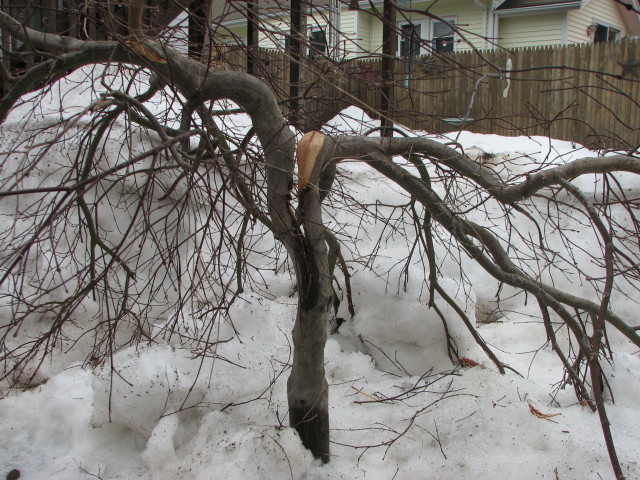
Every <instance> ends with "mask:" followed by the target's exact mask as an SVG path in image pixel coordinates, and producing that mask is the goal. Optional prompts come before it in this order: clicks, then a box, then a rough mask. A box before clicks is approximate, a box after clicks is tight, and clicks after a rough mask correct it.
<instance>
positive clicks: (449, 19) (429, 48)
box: [396, 15, 458, 60]
mask: <svg viewBox="0 0 640 480" xmlns="http://www.w3.org/2000/svg"><path fill="white" fill-rule="evenodd" d="M440 18H441V19H442V20H440V19H435V18H428V17H421V18H412V19H409V20H403V21H401V22H397V29H398V40H397V43H398V45H397V49H396V55H397V56H398V57H399V58H406V59H407V60H409V58H410V57H406V56H403V55H402V42H403V36H402V33H401V32H402V30H403V28H404V27H406V26H409V25H415V26H420V50H419V51H418V53H417V54H416V56H418V57H421V56H423V55H432V54H434V53H436V52H437V49H436V48H434V45H435V39H434V37H433V35H434V33H435V25H436V23H437V22H441V21H444V22H446V23H448V24H452V25H454V26H455V25H457V24H458V17H457V16H456V15H447V16H444V17H440ZM456 43H457V33H456V31H455V28H454V29H453V49H452V51H454V52H455V51H457V48H456Z"/></svg>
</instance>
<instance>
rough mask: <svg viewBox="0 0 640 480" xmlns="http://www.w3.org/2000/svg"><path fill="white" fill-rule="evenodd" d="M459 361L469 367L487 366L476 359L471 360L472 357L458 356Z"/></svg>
mask: <svg viewBox="0 0 640 480" xmlns="http://www.w3.org/2000/svg"><path fill="white" fill-rule="evenodd" d="M458 361H459V362H460V365H462V366H463V367H467V368H473V367H480V368H486V367H485V366H484V365H480V364H479V363H478V362H476V361H475V360H471V359H470V358H466V357H458Z"/></svg>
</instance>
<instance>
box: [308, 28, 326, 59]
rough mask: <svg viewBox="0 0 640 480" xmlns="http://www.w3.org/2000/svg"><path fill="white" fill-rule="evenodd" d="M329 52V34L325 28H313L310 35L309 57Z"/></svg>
mask: <svg viewBox="0 0 640 480" xmlns="http://www.w3.org/2000/svg"><path fill="white" fill-rule="evenodd" d="M325 53H327V36H326V35H325V33H324V30H323V29H321V28H318V29H316V30H311V34H310V35H309V57H310V58H314V57H318V56H321V55H323V54H325Z"/></svg>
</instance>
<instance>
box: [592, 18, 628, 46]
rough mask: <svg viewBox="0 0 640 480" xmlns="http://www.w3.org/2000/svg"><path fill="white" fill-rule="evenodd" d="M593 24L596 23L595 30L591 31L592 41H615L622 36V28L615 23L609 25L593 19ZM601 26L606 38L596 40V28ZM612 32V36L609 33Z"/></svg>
mask: <svg viewBox="0 0 640 480" xmlns="http://www.w3.org/2000/svg"><path fill="white" fill-rule="evenodd" d="M593 25H596V30H595V31H594V32H593V43H603V42H617V41H619V40H620V39H621V38H622V29H621V28H620V27H617V26H615V25H611V24H610V23H607V22H602V21H598V20H594V21H593ZM600 28H602V29H605V30H606V36H607V38H606V39H603V40H597V39H596V37H597V35H598V30H599V29H600ZM612 34H613V38H611V35H612Z"/></svg>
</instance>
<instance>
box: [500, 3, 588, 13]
mask: <svg viewBox="0 0 640 480" xmlns="http://www.w3.org/2000/svg"><path fill="white" fill-rule="evenodd" d="M581 6H582V2H581V1H580V0H576V1H573V2H565V3H560V4H556V5H538V6H536V7H520V8H507V9H505V10H500V9H497V10H494V11H493V13H494V14H496V15H498V16H499V17H510V16H514V15H533V14H536V13H553V12H559V11H563V10H571V9H574V8H580V7H581Z"/></svg>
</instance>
